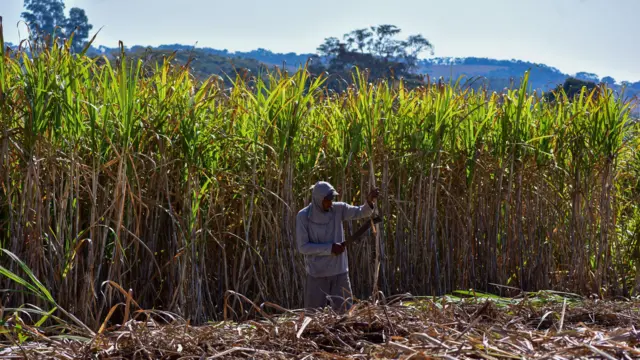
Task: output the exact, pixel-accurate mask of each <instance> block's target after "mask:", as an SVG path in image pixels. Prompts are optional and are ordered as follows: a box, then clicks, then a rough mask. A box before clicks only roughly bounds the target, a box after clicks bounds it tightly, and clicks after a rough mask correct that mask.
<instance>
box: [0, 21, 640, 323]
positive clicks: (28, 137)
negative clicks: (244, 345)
mask: <svg viewBox="0 0 640 360" xmlns="http://www.w3.org/2000/svg"><path fill="white" fill-rule="evenodd" d="M0 33H1V31H0ZM0 45H2V42H1V40H0ZM0 55H1V56H0V58H1V59H2V60H1V61H0V91H1V93H0V174H1V176H0V177H1V178H0V229H2V230H1V231H0V247H1V248H2V249H4V250H6V251H5V252H3V254H2V256H0V265H1V266H2V267H3V271H4V273H5V274H7V275H8V274H16V275H17V274H18V273H19V271H23V270H24V268H22V265H21V264H24V265H25V266H26V267H27V268H28V269H29V271H30V273H27V275H26V277H25V275H17V276H21V277H20V279H23V280H24V282H21V280H20V279H18V278H15V277H11V276H4V277H3V278H1V279H0V288H3V289H12V290H18V291H12V292H10V293H6V294H5V296H4V297H3V305H4V306H6V307H8V308H11V307H13V308H15V307H17V306H20V305H22V304H27V303H29V304H33V306H36V307H37V308H39V309H43V310H42V311H43V312H44V313H45V314H48V312H49V311H50V310H51V309H54V308H57V309H58V310H57V311H56V312H55V313H54V314H60V311H62V310H61V309H63V310H64V311H66V312H67V313H68V314H73V315H74V316H76V317H77V319H78V321H79V322H81V323H82V324H86V326H87V327H88V328H89V329H99V328H100V327H101V326H102V325H103V323H104V321H105V318H106V317H107V315H108V314H111V315H110V316H111V318H110V319H111V321H113V322H121V321H122V320H124V319H126V318H127V317H128V316H130V315H129V314H127V313H126V311H125V310H124V309H128V307H127V306H124V305H125V304H126V303H127V302H129V303H132V301H133V299H135V302H136V304H137V306H139V307H140V308H142V309H152V310H154V311H170V312H172V313H174V314H177V315H178V316H182V317H184V318H185V319H188V320H189V321H191V322H193V323H204V322H206V321H209V320H219V319H220V318H221V317H222V316H223V312H224V309H225V306H224V305H225V301H226V300H228V301H229V306H231V307H233V308H234V309H236V310H237V309H238V307H239V304H240V301H242V300H240V299H239V298H238V297H232V298H228V299H227V298H226V297H225V293H226V292H227V291H233V292H235V293H237V294H243V295H244V296H246V297H247V299H249V300H251V301H253V302H255V303H258V304H259V303H263V302H265V301H270V302H273V303H278V304H280V305H281V306H283V307H285V308H295V307H298V306H300V305H302V292H301V290H302V286H303V279H304V267H303V263H302V258H301V257H300V256H299V254H298V253H297V250H296V249H295V246H294V244H295V239H294V226H295V224H294V219H295V214H296V212H297V211H298V210H299V209H301V208H302V207H303V206H305V205H306V204H307V202H308V201H309V196H310V193H309V191H308V188H309V186H310V185H311V184H313V183H314V182H315V181H317V180H319V179H325V180H328V181H330V182H332V183H333V184H334V185H335V186H336V187H337V188H338V191H339V192H340V193H341V194H342V195H341V196H342V199H341V200H343V201H347V202H350V203H361V202H363V200H364V196H365V194H366V193H367V191H368V189H369V188H370V187H371V186H374V185H377V186H380V187H381V189H382V192H381V199H380V204H379V205H380V206H379V209H378V211H379V212H380V214H381V215H382V216H383V217H384V223H383V224H381V226H379V229H378V231H377V236H372V237H371V240H372V241H363V242H361V244H359V245H357V246H355V247H354V248H352V249H349V259H350V269H351V276H352V282H353V285H354V292H355V295H356V296H357V297H360V298H366V297H368V296H369V295H371V294H372V293H374V294H378V292H377V291H374V290H379V291H381V292H382V293H384V294H396V293H407V292H409V293H412V294H420V295H436V296H441V295H444V294H451V293H453V292H454V291H455V290H457V289H476V290H477V291H481V292H483V293H497V294H500V292H501V291H503V289H504V288H500V287H496V286H495V285H492V284H500V285H503V286H504V285H506V286H510V287H514V288H516V289H517V290H516V293H519V292H521V291H538V290H542V289H554V290H558V291H563V292H575V293H578V294H581V295H591V294H595V296H597V297H601V298H613V297H616V296H623V297H630V296H633V295H636V294H637V290H638V284H639V282H640V277H639V276H638V274H640V272H639V271H640V270H639V269H640V268H639V267H638V261H640V255H638V254H640V250H639V245H638V239H639V238H640V236H639V234H640V229H639V228H638V225H639V223H638V220H639V219H640V213H639V212H638V205H637V204H638V200H639V199H638V194H639V192H638V189H640V187H639V186H640V184H639V183H638V179H640V176H638V175H640V156H639V152H638V145H639V144H640V143H639V142H638V139H639V138H638V133H637V131H638V126H637V123H636V122H635V121H634V120H633V119H632V118H631V116H630V110H631V109H632V107H631V106H632V103H629V102H625V101H623V100H621V97H618V96H615V95H616V94H614V93H613V92H612V91H611V90H610V89H608V88H607V87H606V86H600V87H598V88H596V89H594V90H593V91H591V92H587V91H586V90H584V91H583V92H582V93H581V94H580V96H579V97H577V98H575V99H568V98H567V97H566V96H564V95H563V94H559V96H558V97H557V101H555V102H548V101H546V100H545V99H544V97H543V94H534V93H531V92H529V91H528V88H527V84H528V75H527V74H524V76H523V79H522V80H523V81H522V82H521V85H520V87H518V88H513V89H511V90H508V91H506V92H504V93H489V92H487V91H484V90H473V89H468V88H465V87H463V86H461V85H460V84H457V83H448V84H446V83H439V82H436V83H426V84H424V86H422V87H418V88H412V89H408V88H406V87H405V86H404V84H403V83H401V82H400V83H397V82H386V81H382V80H376V81H373V80H370V79H368V77H367V74H366V72H354V85H353V86H351V87H350V88H349V89H348V90H347V91H345V92H342V93H332V92H330V91H327V90H326V89H325V88H324V78H322V77H321V78H314V77H311V76H310V75H309V73H308V72H307V71H305V69H304V68H303V69H300V70H298V71H296V72H294V73H287V72H274V73H268V74H260V75H261V76H259V77H256V78H246V77H243V76H238V77H236V78H234V79H233V82H234V86H233V87H231V88H225V87H224V85H223V84H222V83H221V82H220V81H219V80H218V78H217V77H213V78H211V79H209V80H207V81H204V82H201V81H198V80H197V79H196V78H195V77H194V76H192V74H190V73H189V71H188V68H185V67H181V66H174V65H172V62H171V58H170V57H167V58H166V59H164V60H163V61H160V62H158V63H144V62H142V60H140V59H137V60H134V59H131V58H128V57H127V56H126V55H125V54H122V56H121V57H120V58H118V59H116V60H113V61H110V60H109V59H90V58H88V57H85V56H84V55H83V54H78V55H71V54H69V53H68V51H67V50H66V49H65V48H63V47H58V45H54V47H52V48H44V49H39V50H36V49H34V51H32V52H30V53H29V54H27V53H25V52H5V49H4V46H2V53H0ZM150 70H153V71H150ZM262 75H264V76H262ZM356 225H357V224H352V223H348V224H345V226H346V228H347V231H349V232H351V231H352V230H353V229H354V227H355V226H356ZM9 253H10V254H13V255H14V256H15V257H14V256H13V255H9ZM16 260H19V262H18V261H16ZM31 275H33V278H32V277H31ZM30 279H31V280H30ZM32 279H38V280H39V283H34V282H33V281H32ZM45 290H46V292H45ZM503 295H505V296H511V295H515V294H513V293H509V292H508V291H507V292H506V293H504V294H503ZM376 296H377V295H376ZM51 299H55V302H54V303H52V302H51ZM132 306H133V305H132ZM51 316H53V315H51Z"/></svg>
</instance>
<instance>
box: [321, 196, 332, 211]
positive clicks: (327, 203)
mask: <svg viewBox="0 0 640 360" xmlns="http://www.w3.org/2000/svg"><path fill="white" fill-rule="evenodd" d="M332 205H333V201H332V200H331V199H329V197H326V198H324V200H322V209H323V210H324V211H329V210H330V209H331V206H332Z"/></svg>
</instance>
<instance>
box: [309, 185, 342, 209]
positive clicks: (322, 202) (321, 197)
mask: <svg viewBox="0 0 640 360" xmlns="http://www.w3.org/2000/svg"><path fill="white" fill-rule="evenodd" d="M338 195H339V194H338V192H337V191H336V189H334V188H333V186H331V184H329V183H328V182H325V181H318V182H317V183H316V184H315V185H314V186H313V194H312V196H313V201H314V202H315V203H316V204H317V205H318V206H320V207H321V208H322V210H324V211H329V210H331V206H332V205H333V201H334V200H335V198H336V196H338Z"/></svg>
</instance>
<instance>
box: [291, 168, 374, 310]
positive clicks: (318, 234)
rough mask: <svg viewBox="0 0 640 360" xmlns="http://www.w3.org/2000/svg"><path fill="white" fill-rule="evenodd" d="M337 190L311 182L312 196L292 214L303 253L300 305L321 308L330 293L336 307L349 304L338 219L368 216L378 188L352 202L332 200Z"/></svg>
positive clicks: (346, 264) (347, 278)
mask: <svg viewBox="0 0 640 360" xmlns="http://www.w3.org/2000/svg"><path fill="white" fill-rule="evenodd" d="M338 195H339V194H338V192H337V191H336V190H335V189H334V188H333V186H331V184H329V183H328V182H324V181H319V182H318V183H316V184H315V185H314V186H313V191H312V200H311V204H309V205H308V206H307V207H305V208H304V209H302V210H300V212H298V216H297V217H296V240H297V244H298V251H300V253H302V254H304V256H305V263H306V271H307V279H306V285H305V293H304V306H305V308H307V309H310V308H321V307H324V306H325V305H326V304H327V296H329V297H330V300H331V301H330V302H331V305H332V308H333V309H334V310H336V311H340V312H341V311H342V310H345V308H349V307H350V306H351V301H350V300H347V299H350V298H351V283H350V281H349V263H348V260H347V253H346V249H345V245H344V244H343V243H344V241H345V238H344V231H343V227H342V222H343V221H345V220H356V219H360V218H365V217H367V216H370V215H371V214H372V212H373V209H374V206H375V201H376V199H377V198H378V195H379V190H378V189H374V190H372V191H371V192H370V193H369V194H368V195H367V202H366V204H364V205H361V206H352V205H349V204H345V203H343V202H334V200H335V198H336V196H338Z"/></svg>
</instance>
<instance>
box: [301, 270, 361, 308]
mask: <svg viewBox="0 0 640 360" xmlns="http://www.w3.org/2000/svg"><path fill="white" fill-rule="evenodd" d="M351 298H352V294H351V282H350V281H349V273H344V274H339V275H334V276H327V277H313V276H311V275H307V282H306V284H305V291H304V307H305V308H306V309H314V308H315V309H317V308H324V307H325V306H327V304H330V305H331V308H332V309H333V310H334V311H336V312H338V313H343V312H344V311H346V310H349V309H350V308H351V305H352V301H351Z"/></svg>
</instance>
